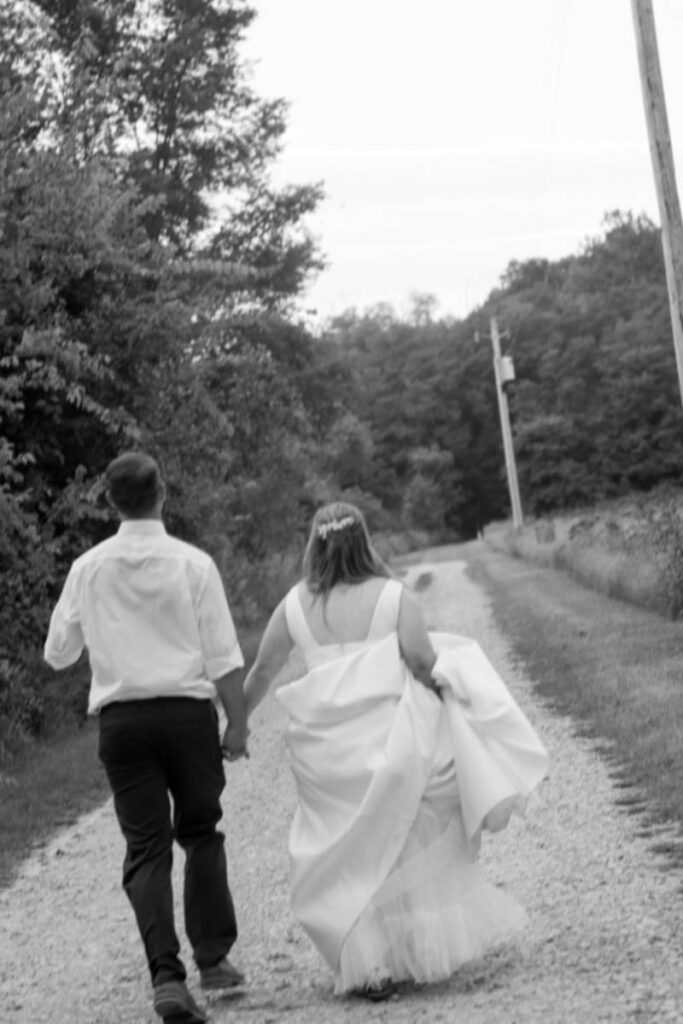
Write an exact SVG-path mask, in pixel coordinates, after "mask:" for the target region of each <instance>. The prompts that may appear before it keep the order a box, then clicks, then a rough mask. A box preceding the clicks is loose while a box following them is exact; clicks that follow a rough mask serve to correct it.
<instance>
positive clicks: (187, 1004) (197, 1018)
mask: <svg viewBox="0 0 683 1024" xmlns="http://www.w3.org/2000/svg"><path fill="white" fill-rule="evenodd" d="M154 1011H155V1013H158V1014H159V1016H160V1017H163V1019H164V1021H170V1022H173V1024H205V1022H206V1021H207V1020H208V1019H209V1018H208V1015H207V1014H206V1013H205V1012H204V1010H202V1009H201V1008H200V1007H199V1006H197V1004H196V1003H195V1001H194V999H193V997H192V993H191V992H190V990H189V989H188V987H187V985H186V984H185V982H184V981H164V982H162V983H161V984H160V985H155V986H154Z"/></svg>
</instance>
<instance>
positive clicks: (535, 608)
mask: <svg viewBox="0 0 683 1024" xmlns="http://www.w3.org/2000/svg"><path fill="white" fill-rule="evenodd" d="M467 559H468V563H469V566H470V572H471V574H472V576H473V578H474V579H475V580H476V582H478V583H480V584H481V585H483V586H484V587H485V589H486V590H487V592H488V594H489V598H490V600H491V603H492V609H493V613H494V615H495V619H496V622H497V623H498V625H499V626H500V627H501V628H502V630H503V631H504V632H505V633H506V635H507V636H508V638H509V639H510V641H511V644H512V648H513V651H514V652H515V654H516V656H517V657H518V658H519V659H520V660H521V661H522V662H523V663H524V665H525V669H526V671H527V673H528V674H529V676H530V678H531V679H532V680H533V681H534V683H535V686H536V688H537V690H538V692H539V693H540V695H541V696H542V697H543V698H544V699H545V700H546V701H548V702H549V704H550V705H551V707H553V708H554V709H555V710H556V711H558V712H559V713H561V714H566V715H570V716H572V718H573V719H574V720H575V721H576V723H577V728H578V731H579V732H580V733H582V734H584V735H588V736H590V737H592V738H594V739H596V740H598V747H599V749H600V752H601V754H602V755H603V756H604V757H605V759H606V760H607V762H608V764H609V766H610V771H611V774H612V775H613V777H614V778H615V780H616V782H617V784H618V785H619V786H620V788H621V789H622V792H623V795H622V796H621V798H620V800H619V802H620V803H622V804H623V805H624V807H625V808H626V809H628V810H631V811H633V812H634V813H638V814H639V815H641V819H640V820H641V823H642V832H643V834H645V835H647V836H649V837H651V838H652V839H653V844H654V846H655V848H657V845H658V844H657V842H656V839H657V834H658V828H659V827H660V826H677V827H678V832H679V833H680V836H681V839H680V840H678V841H675V842H673V843H672V842H670V841H669V840H666V842H663V843H661V844H660V846H661V847H662V849H661V852H665V853H667V854H668V855H670V856H671V857H672V858H673V859H674V861H675V862H677V863H678V864H679V865H680V864H683V678H682V676H683V672H682V669H683V624H682V623H680V622H674V621H671V620H670V619H668V618H664V617H662V616H659V615H656V614H654V613H652V612H648V611H646V610H643V609H641V608H637V607H634V606H631V605H630V604H627V603H626V602H623V601H618V600H608V599H606V598H605V597H604V596H603V595H601V594H599V593H597V592H595V591H592V590H589V589H586V588H584V587H583V586H581V585H580V584H579V583H578V582H576V580H574V579H572V578H571V577H570V576H569V575H567V574H566V573H561V572H558V571H556V570H553V569H551V568H543V567H539V566H534V565H531V564H529V563H528V562H527V563H525V562H523V561H520V560H519V559H516V558H512V557H510V556H508V555H505V554H501V553H499V552H495V553H494V552H492V551H491V550H490V549H488V548H487V547H486V545H483V544H472V545H470V546H469V547H468V548H467ZM586 799H590V794H586Z"/></svg>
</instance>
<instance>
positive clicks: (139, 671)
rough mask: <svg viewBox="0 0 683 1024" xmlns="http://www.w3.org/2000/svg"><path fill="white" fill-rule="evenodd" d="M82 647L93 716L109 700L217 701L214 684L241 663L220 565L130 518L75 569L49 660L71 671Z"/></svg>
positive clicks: (153, 524)
mask: <svg viewBox="0 0 683 1024" xmlns="http://www.w3.org/2000/svg"><path fill="white" fill-rule="evenodd" d="M84 647H87V649H88V654H89V657H90V667H91V669H92V682H91V686H90V697H89V701H88V711H89V713H90V714H94V713H96V712H98V711H99V710H100V709H101V708H102V707H103V706H104V705H105V704H110V703H111V702H112V701H122V700H145V699H149V698H151V697H194V698H200V699H205V698H207V697H208V698H213V697H214V696H215V695H216V689H215V687H214V685H213V683H212V681H211V680H212V679H218V678H220V676H222V675H225V673H226V672H230V671H231V670H233V669H236V668H241V667H242V666H243V665H244V659H243V657H242V651H241V649H240V646H239V643H238V640H237V634H236V632H235V626H234V623H233V620H232V616H231V614H230V609H229V607H228V602H227V598H226V596H225V591H224V589H223V584H222V581H221V578H220V576H219V573H218V569H217V568H216V564H215V562H214V561H213V559H212V558H211V557H210V556H209V555H208V554H206V552H204V551H201V550H200V549H199V548H195V547H193V546H192V545H191V544H186V543H185V542H184V541H181V540H178V539H177V538H176V537H171V536H169V534H168V533H167V532H166V530H165V528H164V526H163V524H162V523H161V521H160V520H158V519H136V520H126V521H125V522H123V523H121V525H120V527H119V530H118V533H116V534H115V536H113V537H110V538H109V540H105V541H103V542H102V543H101V544H97V545H96V546H95V547H94V548H91V549H90V551H87V552H86V553H85V554H83V555H81V557H80V558H78V559H77V560H76V561H75V562H74V564H73V565H72V567H71V569H70V571H69V575H68V577H67V580H66V583H65V584H64V589H63V590H62V593H61V596H60V598H59V601H58V602H57V605H56V607H55V610H54V612H53V613H52V618H51V620H50V628H49V631H48V636H47V640H46V642H45V659H46V661H48V662H49V664H50V665H52V666H53V668H66V666H67V665H71V664H73V663H74V662H75V661H77V660H78V658H79V656H80V654H81V652H82V651H83V648H84Z"/></svg>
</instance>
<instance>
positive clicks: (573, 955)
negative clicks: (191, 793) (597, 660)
mask: <svg viewBox="0 0 683 1024" xmlns="http://www.w3.org/2000/svg"><path fill="white" fill-rule="evenodd" d="M467 550H468V549H467V548H463V549H460V548H457V547H453V548H449V549H448V550H446V551H444V550H443V549H441V550H439V551H438V552H437V553H432V556H431V557H433V558H434V561H433V562H424V563H423V564H421V565H419V566H414V567H413V568H411V570H410V571H409V573H408V576H407V581H408V582H413V583H414V582H416V581H417V580H418V579H419V578H420V577H422V581H421V583H422V585H423V586H424V584H425V583H426V582H427V580H429V581H430V582H429V585H428V586H427V587H426V589H422V587H420V588H419V589H420V597H421V600H422V602H423V605H424V608H425V611H426V615H427V619H428V622H429V624H430V626H431V627H432V628H436V629H444V630H452V631H454V632H459V633H463V634H466V635H469V636H473V637H474V638H476V639H477V640H478V641H479V642H480V643H481V644H482V646H483V648H484V650H485V651H486V653H487V654H488V656H489V658H490V659H491V660H492V661H493V663H494V664H495V665H496V667H497V668H498V671H499V672H500V673H501V675H502V676H503V678H504V679H505V680H506V681H507V683H508V685H509V687H510V689H511V690H512V692H513V693H514V695H515V697H516V699H517V700H518V702H519V703H520V705H521V706H522V708H523V709H524V710H525V712H526V713H527V715H528V717H529V718H530V720H531V721H532V723H533V724H534V726H535V727H536V729H537V730H538V732H539V733H540V735H541V736H542V738H543V740H544V741H545V743H546V745H547V747H548V748H549V751H550V754H551V773H550V776H549V778H548V780H547V781H546V782H545V783H544V784H543V786H542V788H541V792H540V796H539V800H538V802H537V803H536V805H535V806H534V807H533V808H532V809H531V811H530V813H529V814H528V816H527V818H526V819H525V820H524V821H519V820H516V821H513V823H512V825H511V826H510V827H509V829H508V830H507V831H506V832H505V833H503V834H501V835H498V836H494V837H490V838H486V839H485V843H484V848H483V851H482V860H483V862H484V864H485V865H486V870H487V872H488V874H489V877H490V878H491V879H492V880H493V881H495V882H496V883H497V884H500V885H501V886H504V887H506V888H507V889H508V890H509V891H510V892H512V893H513V894H514V895H515V896H516V897H517V898H518V899H519V900H520V901H521V902H522V903H523V904H524V905H525V906H526V908H527V910H528V912H529V916H530V923H529V926H528V928H527V930H526V932H525V933H524V935H523V936H522V938H521V939H520V941H519V942H518V943H516V944H514V945H511V946H508V947H506V948H503V949H501V950H498V951H496V952H495V953H493V954H491V955H490V956H488V957H487V958H485V959H484V960H482V961H480V962H478V963H475V964H471V965H468V967H467V968H466V969H464V970H463V971H461V972H459V973H458V974H457V975H456V976H454V977H453V978H452V979H451V980H450V981H448V982H446V983H443V984H439V985H435V986H430V987H425V988H421V989H414V988H413V989H406V990H403V991H401V993H400V994H399V995H398V996H397V997H395V998H393V999H392V1000H390V1001H389V1002H387V1003H381V1004H368V1003H367V1002H365V1001H363V1000H359V999H357V998H348V997H347V998H342V999H340V998H335V997H334V996H333V995H332V979H331V975H330V972H329V971H328V969H327V967H326V965H325V964H324V963H323V961H322V960H321V959H320V957H319V956H318V954H317V953H316V951H315V949H314V948H313V947H312V946H311V944H310V942H309V941H308V939H307V937H306V935H305V934H304V933H303V932H302V931H301V929H300V928H299V927H298V925H297V924H296V923H295V922H294V921H293V919H292V916H291V912H290V909H289V902H288V889H287V873H288V865H287V852H286V850H287V832H288V827H289V821H290V817H291V814H292V809H293V804H294V790H293V785H292V781H291V779H290V775H289V770H288V768H287V764H286V760H285V754H284V746H283V742H282V729H283V719H282V715H281V712H280V710H279V708H278V706H277V704H276V702H275V701H274V700H272V699H269V700H266V701H265V702H264V704H263V705H261V707H260V708H259V709H258V711H257V713H256V715H255V717H254V721H253V736H252V742H251V758H250V760H249V761H241V762H239V763H237V764H234V765H230V766H227V773H228V785H227V787H226V793H225V799H224V807H225V818H224V825H225V830H226V834H227V846H228V856H229V870H230V881H231V886H232V889H233V894H234V898H235V903H236V907H237V911H238V917H239V920H240V927H241V933H240V938H239V940H238V943H237V945H236V947H235V949H234V951H233V959H234V961H235V962H236V963H237V964H238V965H239V966H241V967H242V968H243V969H244V970H245V971H246V972H247V975H248V986H247V987H246V989H245V990H244V992H243V993H242V994H241V995H233V996H230V997H222V998H213V999H212V1000H210V1001H209V1006H210V1009H211V1015H212V1021H213V1022H214V1024H228V1022H234V1024H275V1022H278V1024H279V1022H284V1024H287V1022H292V1024H295V1022H296V1024H298V1022H302V1024H342V1022H344V1024H356V1022H359V1024H360V1022H366V1021H387V1022H392V1024H417V1022H430V1024H431V1022H434V1024H436V1022H444V1024H456V1022H463V1024H465V1022H466V1024H498V1022H500V1024H565V1022H566V1024H570V1022H571V1024H598V1022H615V1024H616V1022H619V1024H622V1022H638V1024H659V1022H683V912H682V911H683V896H682V895H681V887H682V881H683V879H682V877H681V873H680V872H678V871H676V870H670V869H669V865H668V864H667V862H666V861H665V860H664V858H663V857H660V856H659V855H657V854H655V853H654V852H653V850H652V848H651V840H648V839H647V838H645V837H643V836H641V835H639V831H640V826H639V822H638V819H637V817H635V816H633V815H630V814H629V813H628V812H627V810H626V809H624V808H622V807H620V806H619V805H617V803H616V800H617V798H618V796H619V791H618V790H617V789H615V787H614V785H613V783H612V781H611V780H610V777H609V774H608V771H607V768H606V766H605V764H604V763H603V761H602V760H601V758H600V756H599V754H598V752H597V751H596V749H595V744H594V743H593V742H591V741H589V740H586V739H584V738H581V737H578V736H577V735H576V733H575V730H574V726H573V723H572V722H571V721H570V720H569V719H566V718H563V717H558V716H557V715H556V714H554V713H552V712H551V711H550V710H549V709H548V708H546V707H544V706H543V704H542V703H541V702H540V701H539V699H538V697H537V696H536V695H535V693H534V691H533V687H532V685H531V683H530V681H529V680H528V679H526V678H525V676H524V672H523V667H522V666H519V665H517V664H516V663H515V659H514V656H513V655H512V652H511V648H510V644H509V642H508V641H507V640H506V639H505V638H504V637H503V636H502V635H501V634H500V632H499V631H498V629H497V628H496V625H495V622H494V621H493V619H492V616H491V612H490V608H489V604H488V601H487V598H486V595H485V594H484V592H483V590H482V589H481V588H480V587H478V586H476V585H475V584H474V583H473V582H472V581H471V580H470V579H469V578H468V576H467V573H466V563H465V562H464V561H463V558H466V557H467ZM444 556H445V558H446V560H442V559H444ZM429 557H430V553H429V552H427V553H426V558H429ZM660 838H665V834H664V833H663V835H662V837H660ZM122 858H123V843H122V839H121V836H120V833H119V831H118V826H117V824H116V820H115V817H114V813H113V809H112V805H111V802H110V801H109V802H107V803H106V804H105V805H104V806H102V807H101V808H99V809H98V810H96V811H94V812H93V813H90V814H88V815H86V816H84V817H83V818H81V819H80V820H79V821H78V823H77V824H76V825H74V826H72V827H70V828H68V829H66V830H64V831H62V832H60V833H59V834H57V835H56V836H55V837H54V838H53V839H52V840H51V841H50V842H49V843H48V844H46V845H45V846H44V847H43V848H42V849H39V850H36V852H35V853H34V854H33V855H32V856H31V858H30V859H28V860H27V861H26V862H25V863H24V865H23V867H22V869H21V871H20V874H19V876H18V878H17V880H16V881H15V883H14V884H13V885H12V886H11V887H10V888H8V889H6V890H4V891H3V892H2V893H0V1006H2V1013H1V1014H0V1020H1V1021H2V1024H152V1022H153V1021H157V1020H158V1018H156V1017H155V1015H154V1013H153V1011H152V1008H151V989H150V984H149V980H148V978H147V976H146V969H145V967H144V960H143V955H142V946H141V943H140V939H139V937H138V934H137V931H136V928H135V925H134V921H133V917H132V913H131V910H130V908H129V906H128V903H127V901H126V898H125V895H124V893H123V890H122V889H121V887H120V870H121V861H122ZM174 871H175V892H176V902H177V908H178V909H177V913H178V924H179V932H181V931H182V912H181V909H180V899H179V897H180V893H181V884H182V853H180V852H178V854H177V857H176V864H175V868H174ZM183 953H184V955H185V957H186V961H187V963H188V965H191V958H190V955H189V950H188V947H187V942H186V940H185V939H184V936H183ZM189 982H190V985H191V986H192V987H193V989H194V990H195V992H197V993H198V984H197V976H196V971H195V969H194V967H193V966H190V971H189Z"/></svg>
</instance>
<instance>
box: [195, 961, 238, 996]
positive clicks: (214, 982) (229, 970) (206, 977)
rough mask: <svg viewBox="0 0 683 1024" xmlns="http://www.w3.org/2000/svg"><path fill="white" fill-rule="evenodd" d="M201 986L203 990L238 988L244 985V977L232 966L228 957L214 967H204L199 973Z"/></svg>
mask: <svg viewBox="0 0 683 1024" xmlns="http://www.w3.org/2000/svg"><path fill="white" fill-rule="evenodd" d="M199 984H200V985H201V986H202V988H203V989H210V990H214V991H215V990H217V989H224V988H236V987H237V986H238V985H243V984H244V975H243V974H242V972H241V971H238V970H237V968H236V967H235V965H234V964H231V963H230V961H229V960H228V958H227V956H224V957H223V959H222V960H219V961H218V963H217V964H214V966H213V967H203V968H201V969H200V971H199Z"/></svg>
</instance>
